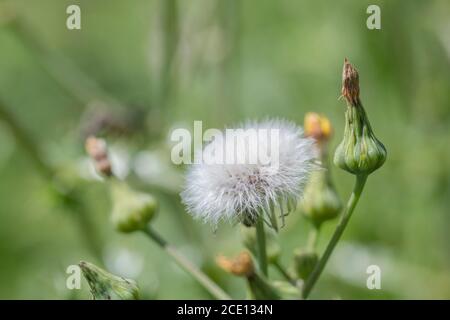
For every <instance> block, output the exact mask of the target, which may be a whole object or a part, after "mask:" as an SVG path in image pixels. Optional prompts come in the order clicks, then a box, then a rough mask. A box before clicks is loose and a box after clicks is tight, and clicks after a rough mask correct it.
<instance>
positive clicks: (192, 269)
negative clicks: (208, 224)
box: [143, 226, 231, 300]
mask: <svg viewBox="0 0 450 320" xmlns="http://www.w3.org/2000/svg"><path fill="white" fill-rule="evenodd" d="M143 231H144V233H145V234H146V235H148V236H149V237H150V239H152V240H153V241H154V242H155V243H156V244H158V245H159V246H160V247H161V249H163V250H164V251H165V252H167V254H168V255H169V256H170V257H171V258H173V259H174V260H175V262H176V263H177V264H178V265H179V266H180V267H181V268H183V269H184V270H185V271H186V272H188V273H189V274H190V275H192V277H194V278H195V280H197V281H198V282H199V283H200V284H201V285H202V286H203V287H204V288H205V289H206V290H208V292H209V293H210V294H211V295H212V296H214V297H215V298H216V299H219V300H230V299H231V297H230V296H229V295H228V294H227V293H225V291H223V290H222V289H221V288H220V287H219V286H218V285H217V284H215V283H214V282H213V281H212V280H211V279H210V278H209V277H208V276H207V275H206V274H204V273H203V272H202V271H201V270H200V269H199V268H197V266H195V265H194V264H193V263H192V262H190V261H189V260H187V259H186V258H185V257H184V256H183V255H182V254H180V253H179V252H178V250H177V249H176V248H175V247H174V246H172V245H170V244H169V243H168V242H167V241H166V240H165V239H163V238H162V237H161V236H160V235H159V234H158V233H157V232H156V231H155V230H153V228H152V227H150V226H148V227H147V228H146V229H144V230H143Z"/></svg>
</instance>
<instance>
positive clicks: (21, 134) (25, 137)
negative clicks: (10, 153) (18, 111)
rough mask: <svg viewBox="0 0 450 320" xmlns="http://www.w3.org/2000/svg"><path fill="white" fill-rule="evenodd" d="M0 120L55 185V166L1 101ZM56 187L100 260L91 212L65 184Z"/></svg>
mask: <svg viewBox="0 0 450 320" xmlns="http://www.w3.org/2000/svg"><path fill="white" fill-rule="evenodd" d="M0 120H3V121H4V123H5V124H6V125H7V126H8V128H9V129H10V131H11V133H12V134H13V136H14V138H15V139H16V141H17V143H18V144H19V145H21V146H22V147H23V148H24V149H25V151H26V152H27V153H28V155H29V156H30V159H31V160H32V162H33V163H34V164H35V166H36V167H37V169H38V171H39V173H40V174H41V175H42V176H43V178H44V179H46V180H47V181H48V182H49V183H50V184H52V186H53V187H54V185H53V184H54V183H55V181H54V178H55V176H56V172H55V170H54V168H53V167H52V166H51V165H50V164H49V163H48V162H47V161H46V160H45V159H44V158H43V156H42V154H41V151H40V149H39V147H38V144H37V143H36V142H35V141H33V139H32V138H31V136H30V135H29V134H28V133H27V132H26V130H25V129H24V128H22V126H21V125H20V124H19V123H18V122H17V121H16V119H15V118H14V116H13V115H12V114H10V113H9V112H8V110H7V109H6V108H5V107H4V105H3V104H2V102H1V101H0ZM59 184H60V185H59V186H58V187H54V188H53V190H55V192H57V193H58V196H60V197H62V198H63V199H64V201H63V204H64V205H65V207H66V208H68V209H69V210H71V211H73V212H74V213H76V215H75V216H76V218H77V222H78V224H79V226H80V229H81V230H82V232H83V234H84V235H85V237H84V239H86V243H87V245H88V246H89V248H90V250H91V251H92V254H94V255H95V257H96V258H97V259H99V260H101V245H100V240H99V239H98V237H97V235H96V233H95V230H94V227H93V226H92V223H91V221H90V219H89V214H88V212H87V211H86V208H85V207H84V205H83V203H82V201H81V200H80V199H79V197H78V196H77V195H76V194H75V193H74V192H71V190H68V191H67V188H66V187H65V186H61V181H59Z"/></svg>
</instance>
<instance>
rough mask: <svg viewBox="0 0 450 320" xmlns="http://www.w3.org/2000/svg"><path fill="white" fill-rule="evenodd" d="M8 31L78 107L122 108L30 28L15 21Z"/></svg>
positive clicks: (19, 19) (21, 19)
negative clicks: (98, 103) (95, 103)
mask: <svg viewBox="0 0 450 320" xmlns="http://www.w3.org/2000/svg"><path fill="white" fill-rule="evenodd" d="M10 28H11V29H10V30H11V31H12V32H14V33H15V35H16V36H17V37H18V38H19V39H20V40H21V41H22V42H23V44H24V45H25V46H26V47H27V48H28V49H30V51H31V52H32V53H33V54H34V55H35V56H36V57H37V58H38V62H39V63H41V65H42V66H43V68H44V70H45V72H47V73H48V74H49V75H50V76H51V77H52V78H53V79H54V80H55V81H56V82H57V83H58V85H59V86H60V87H61V88H62V89H63V90H64V91H65V92H66V93H67V94H69V95H70V96H71V97H72V98H74V99H75V100H77V101H78V102H80V103H82V104H87V103H89V102H91V101H93V100H100V101H104V102H105V103H106V104H108V105H110V106H115V107H120V106H121V105H122V104H121V103H120V101H118V100H117V99H115V98H113V97H111V96H110V95H109V94H108V93H107V92H106V91H105V90H104V89H103V88H102V87H101V86H100V85H99V84H98V83H97V82H96V81H95V80H93V79H92V78H91V77H90V76H88V75H87V74H86V73H84V72H83V71H82V70H81V69H80V68H79V67H78V66H77V65H76V64H74V63H73V61H71V60H70V59H67V58H66V57H65V56H64V55H62V54H60V53H59V52H58V50H56V49H55V48H49V45H48V44H47V43H44V42H43V41H42V40H41V39H40V38H39V36H38V35H37V34H36V32H35V30H34V29H33V26H31V25H29V24H28V22H27V21H26V20H25V19H23V18H21V17H15V18H14V20H12V21H11V23H10Z"/></svg>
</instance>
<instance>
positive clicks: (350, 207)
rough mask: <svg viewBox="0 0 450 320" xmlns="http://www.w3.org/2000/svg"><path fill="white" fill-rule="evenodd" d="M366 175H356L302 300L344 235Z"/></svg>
mask: <svg viewBox="0 0 450 320" xmlns="http://www.w3.org/2000/svg"><path fill="white" fill-rule="evenodd" d="M366 180H367V175H357V176H356V181H355V186H354V187H353V192H352V194H351V196H350V199H349V200H348V203H347V207H346V210H345V212H344V214H343V215H342V216H341V219H340V221H339V223H338V225H337V226H336V230H335V231H334V234H333V236H332V238H331V240H330V242H329V243H328V246H327V248H326V249H325V252H324V254H323V256H322V257H321V258H320V260H319V262H318V263H317V265H316V266H315V268H314V270H313V271H312V273H311V275H310V276H309V277H308V279H307V280H306V282H305V286H304V287H303V298H304V299H306V298H308V296H309V294H310V292H311V290H312V288H313V287H314V285H315V284H316V281H317V280H318V279H319V277H320V275H321V273H322V271H323V269H324V268H325V265H326V264H327V262H328V259H329V258H330V256H331V254H332V253H333V250H334V248H335V247H336V245H337V243H338V242H339V239H340V238H341V236H342V234H343V233H344V230H345V227H346V226H347V223H348V221H349V220H350V218H351V216H352V213H353V211H354V209H355V207H356V204H357V203H358V200H359V198H360V196H361V193H362V190H363V188H364V184H365V183H366Z"/></svg>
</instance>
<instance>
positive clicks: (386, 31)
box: [0, 0, 450, 299]
mask: <svg viewBox="0 0 450 320" xmlns="http://www.w3.org/2000/svg"><path fill="white" fill-rule="evenodd" d="M170 3H177V5H178V8H177V10H176V12H175V13H176V14H174V11H173V10H171V7H170V5H169V4H170ZM374 3H375V4H378V5H379V6H380V7H381V17H382V20H381V21H382V22H381V24H382V29H381V30H368V29H367V28H366V18H367V14H366V8H367V6H368V5H369V4H374ZM69 4H79V5H80V7H81V10H82V29H81V30H73V31H69V30H67V28H66V27H65V24H66V17H67V14H66V7H67V6H68V5H69ZM5 5H8V6H7V7H9V9H13V10H14V11H15V13H16V15H17V16H16V18H15V19H16V20H14V21H20V24H26V25H27V26H28V27H27V29H26V30H28V31H24V32H23V31H22V32H21V31H19V32H18V31H17V28H16V27H14V26H13V25H12V24H13V22H11V21H10V22H9V24H8V23H7V22H5V21H6V20H7V18H5V16H6V11H5V9H4V8H5ZM172 9H173V8H172ZM2 17H3V18H2ZM14 23H15V22H14ZM344 57H347V58H349V59H350V61H351V62H352V63H354V64H355V66H356V67H357V68H358V70H359V72H360V76H361V98H362V101H363V103H364V105H365V108H366V111H367V113H368V115H369V118H370V120H371V123H372V126H373V128H374V131H375V133H376V135H377V137H378V138H379V139H380V140H381V141H383V143H384V144H385V146H386V148H387V149H388V160H387V162H386V164H385V165H384V166H383V167H382V169H380V170H379V171H377V172H376V173H375V174H373V175H372V176H370V178H369V180H368V184H367V188H366V190H365V193H364V194H363V197H362V199H361V202H360V204H359V206H358V208H357V209H356V212H355V215H354V217H353V218H352V221H351V222H350V225H349V227H348V229H347V230H346V233H345V234H344V239H343V240H342V241H341V243H340V244H339V246H338V249H337V251H336V254H335V255H334V256H333V258H332V260H331V262H330V264H329V265H328V266H327V269H326V270H325V273H324V275H323V277H322V278H321V279H320V281H319V283H318V285H317V288H315V290H314V293H313V296H312V297H313V298H321V299H331V298H342V299H379V298H389V299H390V298H394V299H430V298H436V299H449V298H450V232H449V230H450V214H449V209H448V208H449V206H450V148H449V146H450V126H449V125H450V90H449V89H450V2H448V1H445V0H441V1H437V0H436V1H410V0H408V1H407V0H403V1H366V0H364V1H331V0H329V1H300V0H298V1H297V0H282V1H270V0H258V1H256V0H252V1H239V0H229V1H224V0H222V1H219V0H215V1H211V0H193V1H177V2H175V1H173V0H170V1H164V0H160V1H153V0H149V1H144V0H132V1H124V0H122V1H120V0H108V1H101V0H89V1H88V0H84V1H82V0H81V1H75V0H74V1H66V0H64V1H62V0H39V1H30V0H28V1H27V0H14V1H1V2H0V104H1V106H2V107H3V108H5V109H7V110H9V113H11V114H12V115H13V116H14V117H15V119H16V120H17V121H18V122H19V123H20V124H21V126H22V127H24V128H25V129H26V130H27V132H29V134H30V135H31V138H32V139H33V141H34V142H33V143H34V144H36V145H38V146H39V148H40V149H41V150H42V153H43V154H44V157H45V159H46V161H48V163H50V164H51V165H52V166H53V167H55V168H57V170H58V173H59V176H60V177H62V178H63V179H64V181H67V183H68V184H70V185H72V184H73V185H74V186H76V190H77V192H79V196H80V198H81V199H83V203H84V205H85V206H86V207H87V212H88V219H89V220H90V221H92V223H94V224H95V229H94V231H95V236H97V237H98V238H99V239H100V240H99V241H101V245H102V248H103V256H104V259H103V261H99V260H98V259H97V258H96V257H94V256H93V255H92V252H91V251H90V250H89V248H88V247H87V246H86V241H85V238H86V234H85V233H84V232H83V231H85V228H83V227H81V228H80V227H79V226H78V225H77V223H76V221H77V220H76V217H75V218H74V214H75V213H74V212H71V211H69V210H67V209H66V208H65V207H64V206H62V205H61V203H59V202H58V201H57V200H56V199H55V198H54V196H52V194H53V193H52V192H51V187H50V184H49V181H48V180H47V179H45V178H43V176H42V175H41V174H40V173H39V172H38V170H37V167H36V166H35V165H34V164H33V162H32V159H31V158H30V155H29V154H28V153H27V152H26V150H25V149H24V148H23V147H22V146H20V145H17V144H16V141H15V139H14V136H13V135H12V134H11V131H10V130H9V128H8V126H6V125H5V124H4V122H2V121H0V298H3V299H16V298H20V299H33V298H36V299H66V298H67V299H69V298H80V299H87V298H89V293H88V290H87V288H86V285H85V283H83V284H84V285H83V290H81V291H69V290H67V289H66V288H65V279H66V274H65V269H66V267H67V266H68V265H70V264H74V263H77V262H78V261H80V260H88V261H92V262H94V263H97V264H99V265H102V266H104V267H107V268H108V269H109V270H111V271H113V272H115V273H118V274H122V275H125V276H131V277H134V278H135V279H136V280H137V281H138V283H139V284H140V287H141V288H142V290H143V292H144V297H145V298H152V299H153V298H158V299H164V298H166V299H167V298H174V299H178V298H181V299H192V298H210V296H209V295H208V293H207V292H205V291H204V290H203V289H202V288H201V287H199V286H198V285H197V284H196V283H195V282H194V281H193V280H192V279H191V278H190V277H189V276H188V275H186V274H185V273H184V272H183V271H182V270H181V269H179V268H178V267H177V266H176V265H175V264H174V263H173V262H172V261H171V260H169V259H168V258H167V257H166V256H165V254H164V253H162V252H161V251H160V250H159V249H158V248H157V247H156V246H155V245H154V244H153V243H151V242H149V241H148V240H147V239H146V238H145V237H144V236H143V235H139V234H136V235H120V234H117V233H115V232H114V230H113V228H112V226H111V224H110V221H109V211H110V199H109V195H108V190H107V188H106V187H105V185H104V184H102V183H100V182H99V181H96V180H92V179H89V178H87V176H88V172H87V171H86V161H87V158H86V156H85V153H84V149H83V132H84V131H83V128H84V130H86V128H85V125H86V124H85V123H86V119H87V118H89V113H86V112H87V110H91V111H92V110H93V109H94V108H95V107H93V105H99V104H101V103H100V102H99V101H103V102H104V104H105V107H104V109H103V110H106V111H104V112H111V113H112V114H114V115H117V117H118V118H120V119H122V118H123V117H124V116H126V117H128V118H129V119H131V120H129V121H128V122H127V124H129V128H128V129H129V131H131V132H128V131H127V132H126V134H125V133H123V132H122V133H121V134H119V135H117V134H116V135H111V136H108V141H109V142H110V143H111V144H112V145H113V149H114V150H115V152H116V153H117V155H118V157H119V158H120V159H122V162H121V163H123V164H125V169H127V167H129V168H128V171H129V173H128V174H129V180H130V181H131V182H132V183H133V185H134V186H136V187H137V188H140V189H142V190H148V191H151V192H153V193H154V194H155V195H156V196H158V197H159V200H160V202H161V210H160V214H159V216H158V219H157V220H156V221H155V224H156V228H157V229H158V230H159V231H160V233H162V234H164V235H165V236H166V237H167V238H168V239H170V241H171V242H173V243H174V244H176V245H178V246H179V247H180V250H181V251H182V252H183V253H185V254H186V255H187V256H189V257H190V258H191V259H192V260H193V261H195V262H196V263H198V264H199V265H201V266H202V267H203V269H204V270H206V271H207V272H208V274H209V275H210V276H211V277H213V278H214V279H216V280H217V281H218V282H219V284H220V285H222V286H223V287H224V288H226V290H227V291H228V292H230V293H231V294H232V295H233V296H234V297H237V298H244V297H245V286H244V283H243V282H242V281H241V279H236V278H233V277H232V276H229V275H227V274H225V273H224V272H222V271H221V270H219V269H218V268H217V267H216V266H215V264H214V257H215V256H216V255H217V254H219V253H225V254H229V255H232V254H235V253H237V252H239V251H240V250H241V249H242V245H241V244H240V242H239V236H238V229H237V228H232V227H231V226H228V225H223V226H221V227H220V228H219V229H218V231H217V232H216V233H213V230H212V229H211V227H209V226H207V225H202V224H201V222H198V221H193V220H192V219H191V218H190V216H188V215H187V214H186V213H185V211H184V209H183V206H182V205H181V203H180V197H179V195H178V193H179V191H180V190H181V186H182V183H183V173H184V170H185V168H183V167H177V166H174V165H173V164H172V163H171V161H170V145H169V139H168V137H169V133H170V130H171V129H172V128H176V127H186V128H189V129H192V126H193V121H194V120H202V121H203V125H204V127H207V128H224V127H225V126H226V125H232V124H234V123H239V122H241V121H242V120H245V119H261V118H264V117H267V116H273V117H282V118H287V119H290V120H293V121H296V122H297V123H299V124H302V122H303V116H304V114H305V113H306V112H308V111H317V112H322V113H324V114H326V115H327V116H328V117H329V118H330V119H331V120H332V123H333V125H334V128H335V136H334V138H333V141H332V147H333V148H334V147H335V146H336V145H337V143H338V142H339V141H340V138H341V135H342V131H343V125H344V110H345V103H344V102H343V101H339V100H338V97H339V95H340V81H341V68H342V63H343V60H344ZM55 66H65V67H67V69H65V68H60V67H57V68H56V69H54V68H55ZM52 68H53V69H52ZM75 71H76V72H75ZM80 72H81V75H80V74H79V73H80ZM86 77H87V78H86ZM58 79H59V81H58ZM61 79H64V80H63V82H61ZM68 88H71V89H68ZM95 101H97V102H95ZM130 115H131V116H130ZM121 117H122V118H121ZM128 118H127V119H128ZM0 120H1V117H0ZM333 175H334V178H335V184H336V185H337V188H338V191H339V193H340V195H341V197H342V198H343V199H345V200H346V199H347V197H348V195H349V193H350V191H351V186H352V183H353V178H352V176H351V175H349V174H347V173H345V172H343V171H340V170H337V169H336V170H334V172H333ZM334 224H335V222H332V223H329V224H327V226H326V228H325V230H324V232H323V234H322V235H321V239H320V248H321V249H323V248H324V246H325V245H326V243H327V240H328V239H329V237H330V235H331V233H332V231H333V226H334ZM308 229H309V225H308V224H307V223H306V221H305V220H304V219H303V218H302V217H301V216H300V214H299V213H293V214H291V216H289V217H288V220H287V226H286V228H285V229H283V230H282V231H281V234H280V241H281V243H282V245H283V259H282V260H283V262H284V263H285V264H286V265H289V264H290V262H291V261H290V258H291V253H292V250H293V249H294V248H296V247H298V246H300V245H303V244H304V243H305V242H306V235H307V231H308ZM370 264H376V265H379V266H380V267H381V269H382V290H368V289H367V288H366V278H367V275H366V268H367V266H368V265H370ZM271 275H272V276H273V278H279V274H278V273H277V272H276V271H275V270H271Z"/></svg>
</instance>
